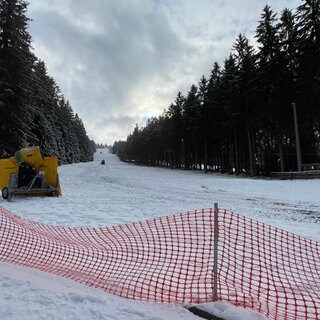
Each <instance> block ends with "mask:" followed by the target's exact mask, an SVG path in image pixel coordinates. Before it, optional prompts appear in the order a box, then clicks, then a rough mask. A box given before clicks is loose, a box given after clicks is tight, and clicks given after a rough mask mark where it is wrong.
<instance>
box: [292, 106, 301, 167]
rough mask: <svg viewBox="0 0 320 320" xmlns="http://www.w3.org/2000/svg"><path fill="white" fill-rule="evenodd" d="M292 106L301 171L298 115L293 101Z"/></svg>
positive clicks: (298, 163)
mask: <svg viewBox="0 0 320 320" xmlns="http://www.w3.org/2000/svg"><path fill="white" fill-rule="evenodd" d="M292 108H293V118H294V129H295V136H296V153H297V167H298V171H301V165H302V161H301V148H300V136H299V127H298V117H297V110H296V104H295V102H292Z"/></svg>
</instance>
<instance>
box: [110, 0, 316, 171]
mask: <svg viewBox="0 0 320 320" xmlns="http://www.w3.org/2000/svg"><path fill="white" fill-rule="evenodd" d="M255 37H256V41H257V46H256V48H255V47H253V46H252V45H251V44H250V42H249V40H248V38H247V37H246V36H245V35H244V34H239V35H238V37H237V39H236V40H235V42H234V44H233V47H232V50H231V53H230V55H229V56H228V57H227V58H226V59H225V60H224V65H223V67H221V66H220V65H219V64H218V63H217V62H215V63H214V64H213V68H212V70H211V73H210V76H209V77H208V79H207V78H206V77H205V76H202V78H201V79H200V81H199V83H198V84H197V85H195V84H192V85H191V87H190V90H189V91H188V93H187V94H186V95H185V96H184V95H183V94H182V93H181V92H179V93H178V95H177V97H176V99H175V101H174V102H173V103H171V104H170V106H169V107H168V108H167V110H165V111H164V113H163V114H162V115H160V116H159V117H154V118H151V119H149V120H148V122H147V124H146V126H145V127H142V128H139V127H138V126H136V128H135V129H134V131H133V132H132V133H131V134H130V135H129V136H128V137H127V140H126V141H117V142H115V143H114V145H113V152H114V153H117V154H118V155H119V157H120V159H122V160H124V161H134V162H136V163H141V164H148V165H165V166H169V167H171V168H184V169H202V170H206V171H207V170H212V171H220V172H229V173H235V174H241V173H244V174H251V175H252V176H254V175H257V174H263V175H269V174H270V173H271V172H273V171H290V170H296V169H297V161H296V137H295V126H294V116H293V104H295V105H296V110H297V115H298V126H299V132H300V142H301V150H302V163H305V164H306V163H316V162H319V147H320V117H319V115H320V108H319V103H320V55H319V50H320V0H305V1H304V2H303V4H302V5H300V6H299V7H297V8H296V9H295V10H290V9H287V8H286V9H284V10H283V11H282V12H281V14H280V15H279V17H278V14H277V13H275V12H274V11H273V10H272V8H271V7H270V6H265V7H264V8H263V10H262V14H261V16H260V20H259V21H258V26H257V28H256V34H255Z"/></svg>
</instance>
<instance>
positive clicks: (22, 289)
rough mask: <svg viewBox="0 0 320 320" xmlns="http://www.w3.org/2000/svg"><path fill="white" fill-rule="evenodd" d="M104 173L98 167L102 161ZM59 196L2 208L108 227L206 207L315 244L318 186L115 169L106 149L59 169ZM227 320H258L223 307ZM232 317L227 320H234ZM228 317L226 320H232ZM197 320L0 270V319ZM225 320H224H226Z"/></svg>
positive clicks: (27, 272) (219, 309) (31, 273)
mask: <svg viewBox="0 0 320 320" xmlns="http://www.w3.org/2000/svg"><path fill="white" fill-rule="evenodd" d="M102 159H105V160H106V165H101V160H102ZM59 175H60V181H61V186H62V192H63V196H62V197H60V198H45V197H43V198H15V199H13V200H12V201H11V202H6V201H4V200H2V199H1V200H0V205H1V206H3V207H5V208H7V209H8V210H10V211H11V212H13V213H15V214H17V215H20V216H22V217H23V218H26V219H30V220H35V221H39V222H43V223H48V224H52V225H63V226H110V225H117V224H122V223H128V222H133V221H139V220H146V219H149V218H152V217H156V216H161V215H169V214H172V213H177V212H185V211H192V210H194V209H201V208H209V207H212V206H213V204H214V202H218V203H219V207H220V208H225V209H228V210H232V211H235V212H237V213H240V214H243V215H246V216H249V217H251V218H254V219H257V220H260V221H262V222H265V223H269V224H272V225H273V226H277V227H280V228H282V229H285V230H287V231H290V232H293V233H296V234H299V235H301V236H305V237H308V238H310V239H312V240H316V241H320V228H319V223H320V197H319V195H320V188H319V187H320V181H319V180H292V181H290V180H288V181H277V180H268V179H249V178H235V177H229V176H224V175H213V174H205V173H203V172H195V171H194V172H190V171H188V172H186V171H182V170H170V169H164V168H152V167H140V166H136V165H132V164H125V163H121V162H120V161H119V160H118V159H117V157H116V156H114V155H112V154H110V153H109V152H108V150H107V149H102V150H98V152H97V153H96V155H95V161H93V162H90V163H81V164H72V165H64V166H61V167H59ZM210 307H211V308H212V309H213V311H214V312H216V314H220V316H223V317H224V318H225V319H233V320H235V319H250V317H252V318H251V319H263V318H262V316H261V315H257V314H256V313H255V314H253V313H247V312H244V311H243V310H242V309H241V308H233V307H232V306H230V305H229V304H226V303H221V302H220V303H215V304H212V305H211V306H210ZM232 314H233V315H232ZM231 315H232V316H231ZM22 317H23V318H26V319H119V320H122V319H128V318H131V319H199V318H197V317H195V316H193V315H192V314H190V313H189V312H188V311H186V310H185V309H184V308H182V307H181V306H172V305H161V304H153V303H142V302H136V301H128V300H124V299H121V298H117V297H114V296H111V295H108V294H106V293H104V292H101V291H99V290H95V289H92V288H87V287H84V286H81V285H79V284H76V283H74V282H72V281H70V280H66V279H62V278H59V277H56V276H52V275H48V274H45V273H41V272H38V271H36V270H31V269H27V268H23V267H18V266H11V265H8V264H5V263H0V318H1V319H14V320H16V319H21V318H22ZM228 317H229V318H228Z"/></svg>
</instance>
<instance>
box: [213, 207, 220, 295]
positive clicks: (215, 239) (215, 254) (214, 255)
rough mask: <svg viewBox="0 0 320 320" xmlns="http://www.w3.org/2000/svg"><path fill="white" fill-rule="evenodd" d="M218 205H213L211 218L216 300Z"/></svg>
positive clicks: (215, 293)
mask: <svg viewBox="0 0 320 320" xmlns="http://www.w3.org/2000/svg"><path fill="white" fill-rule="evenodd" d="M218 213H219V208H218V203H215V204H214V217H213V219H214V220H213V222H214V225H213V228H214V235H213V241H214V246H213V260H214V266H213V273H214V275H213V292H214V298H215V299H217V298H218V236H219V235H218V231H219V230H218V229H219V228H218Z"/></svg>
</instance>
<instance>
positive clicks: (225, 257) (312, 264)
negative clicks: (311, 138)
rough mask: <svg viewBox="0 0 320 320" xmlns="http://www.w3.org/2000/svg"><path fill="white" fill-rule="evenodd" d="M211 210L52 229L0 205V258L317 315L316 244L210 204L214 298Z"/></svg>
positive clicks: (186, 297)
mask: <svg viewBox="0 0 320 320" xmlns="http://www.w3.org/2000/svg"><path fill="white" fill-rule="evenodd" d="M213 221H214V218H213V210H212V209H207V210H199V211H194V212H187V213H181V214H175V215H172V216H166V217H159V218H155V219H151V220H148V221H144V222H136V223H132V224H126V225H119V226H113V227H104V228H82V227H77V228H75V227H73V228H71V227H55V226H49V225H45V224H41V223H37V222H33V221H29V220H25V219H22V218H20V217H18V216H16V215H13V214H12V213H10V212H9V211H7V210H6V209H4V208H1V207H0V240H1V241H0V261H3V262H9V263H16V264H20V265H24V266H28V267H33V268H37V269H39V270H42V271H46V272H50V273H53V274H57V275H60V276H64V277H67V278H70V279H73V280H76V281H78V282H81V283H83V284H86V285H89V286H92V287H96V288H101V289H103V290H105V291H107V292H109V293H112V294H115V295H118V296H121V297H125V298H130V299H139V300H146V301H156V302H174V303H199V302H209V301H213V300H215V299H219V300H227V301H230V302H232V303H234V304H236V305H241V306H244V307H249V308H252V309H255V310H257V311H259V312H261V313H263V314H265V315H266V316H268V317H269V318H270V319H277V320H279V319H299V320H300V319H308V320H312V319H314V320H316V319H320V246H319V243H318V242H315V241H312V240H308V239H305V238H302V237H299V236H297V235H294V234H292V233H289V232H286V231H283V230H281V229H277V228H274V227H271V226H269V225H266V224H263V223H261V222H257V221H254V220H252V219H249V218H246V217H244V216H241V215H238V214H235V213H232V212H227V211H222V210H219V223H218V227H219V242H218V247H219V252H218V297H215V296H214V294H213V287H214V284H213V279H214V277H213V266H214V261H213V245H214V244H213V235H214V224H213Z"/></svg>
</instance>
